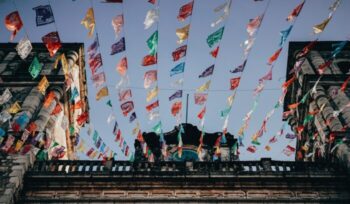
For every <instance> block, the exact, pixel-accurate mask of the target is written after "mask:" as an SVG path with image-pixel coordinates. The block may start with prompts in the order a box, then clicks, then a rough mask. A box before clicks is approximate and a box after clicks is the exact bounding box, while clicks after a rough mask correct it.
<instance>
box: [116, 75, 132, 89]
mask: <svg viewBox="0 0 350 204" xmlns="http://www.w3.org/2000/svg"><path fill="white" fill-rule="evenodd" d="M127 86H129V76H128V75H125V76H122V77H121V79H120V81H119V82H118V83H117V84H116V86H115V88H116V89H121V88H125V87H127Z"/></svg>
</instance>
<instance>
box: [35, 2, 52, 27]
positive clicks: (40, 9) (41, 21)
mask: <svg viewBox="0 0 350 204" xmlns="http://www.w3.org/2000/svg"><path fill="white" fill-rule="evenodd" d="M33 10H34V11H35V13H36V26H42V25H46V24H50V23H53V22H55V19H54V17H53V13H52V9H51V6H50V5H45V6H37V7H35V8H33Z"/></svg>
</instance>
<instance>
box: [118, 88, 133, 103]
mask: <svg viewBox="0 0 350 204" xmlns="http://www.w3.org/2000/svg"><path fill="white" fill-rule="evenodd" d="M118 95H119V101H126V100H129V99H130V98H131V97H132V94H131V89H125V90H119V93H118Z"/></svg>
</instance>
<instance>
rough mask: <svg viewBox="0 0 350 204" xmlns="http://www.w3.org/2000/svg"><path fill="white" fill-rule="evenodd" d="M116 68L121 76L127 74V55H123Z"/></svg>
mask: <svg viewBox="0 0 350 204" xmlns="http://www.w3.org/2000/svg"><path fill="white" fill-rule="evenodd" d="M116 70H117V72H118V73H119V74H120V75H121V76H124V75H125V74H126V71H127V70H128V60H127V58H126V57H123V58H122V59H121V60H120V61H119V63H118V64H117V67H116Z"/></svg>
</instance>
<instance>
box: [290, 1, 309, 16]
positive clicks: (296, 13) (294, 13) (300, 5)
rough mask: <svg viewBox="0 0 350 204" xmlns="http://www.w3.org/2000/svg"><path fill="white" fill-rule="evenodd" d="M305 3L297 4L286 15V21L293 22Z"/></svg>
mask: <svg viewBox="0 0 350 204" xmlns="http://www.w3.org/2000/svg"><path fill="white" fill-rule="evenodd" d="M304 3H305V1H303V2H302V3H301V4H299V5H298V6H297V7H295V8H294V9H293V11H292V12H291V13H290V14H289V15H288V17H287V19H286V20H287V21H292V20H294V19H295V18H296V17H298V15H299V13H300V11H301V10H302V9H303V6H304Z"/></svg>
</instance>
